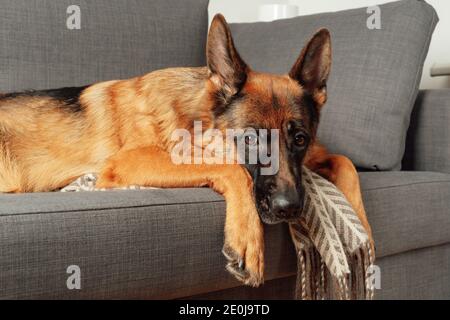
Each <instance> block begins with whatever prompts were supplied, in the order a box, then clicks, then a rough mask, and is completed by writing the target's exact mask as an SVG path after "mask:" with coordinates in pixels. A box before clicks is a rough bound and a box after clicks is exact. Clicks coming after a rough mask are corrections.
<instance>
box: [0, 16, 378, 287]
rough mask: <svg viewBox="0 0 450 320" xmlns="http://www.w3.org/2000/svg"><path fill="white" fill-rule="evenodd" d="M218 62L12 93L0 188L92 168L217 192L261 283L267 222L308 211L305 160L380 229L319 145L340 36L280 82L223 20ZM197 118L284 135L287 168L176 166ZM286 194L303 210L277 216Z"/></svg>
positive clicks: (4, 116)
mask: <svg viewBox="0 0 450 320" xmlns="http://www.w3.org/2000/svg"><path fill="white" fill-rule="evenodd" d="M207 58H208V65H207V67H202V68H172V69H165V70H159V71H154V72H152V73H149V74H146V75H144V76H141V77H136V78H133V79H128V80H116V81H108V82H101V83H97V84H93V85H90V86H87V87H83V88H63V89H57V90H47V91H35V92H25V93H14V94H5V95H1V96H0V192H9V193H17V192H41V191H52V190H56V189H58V188H61V187H63V186H65V185H66V184H68V183H69V182H71V181H72V180H74V179H76V178H77V177H79V176H81V175H83V174H85V173H87V172H99V173H100V179H99V182H98V183H99V186H100V187H113V186H120V185H129V184H140V185H148V186H154V187H196V186H210V187H212V188H213V189H214V190H216V191H217V192H219V193H221V194H223V195H224V197H225V199H226V202H227V214H226V225H225V248H224V253H225V255H226V256H227V258H228V259H229V264H228V269H229V270H230V271H232V272H233V273H234V274H235V275H236V276H237V277H238V278H239V279H241V280H243V281H244V282H245V283H247V284H250V285H254V286H257V285H259V284H260V283H262V281H263V272H264V259H263V256H264V241H263V227H262V224H261V219H262V220H264V221H266V222H278V221H285V220H289V218H292V217H293V216H296V215H298V213H299V212H301V210H297V209H299V208H300V206H301V199H302V192H303V191H302V186H301V181H300V173H301V165H302V164H306V165H307V166H309V167H310V168H312V169H313V170H315V171H316V172H319V173H320V174H322V175H323V176H325V177H327V178H328V179H330V180H331V181H332V182H334V183H335V184H336V185H337V186H338V187H339V188H340V189H341V190H342V191H343V192H344V194H345V195H346V196H347V197H348V199H349V201H350V202H351V203H352V205H353V206H354V208H355V210H356V211H357V212H358V215H359V217H360V218H361V220H362V222H363V224H364V225H365V227H366V228H367V230H368V231H369V232H370V227H369V225H368V223H367V219H366V217H365V213H364V207H363V205H362V200H361V193H360V189H359V180H358V176H357V173H356V171H355V168H354V166H353V164H352V163H351V161H350V160H348V159H347V158H345V157H343V156H339V155H330V154H328V153H327V152H326V151H325V150H324V149H323V148H322V147H321V146H320V145H319V144H317V142H316V139H315V134H316V130H317V125H318V121H319V115H320V109H321V107H322V105H323V104H324V103H325V101H326V80H327V78H328V74H329V71H330V65H331V41H330V35H329V32H328V31H327V30H325V29H322V30H319V31H318V32H317V33H316V34H315V35H314V37H313V38H312V39H311V40H310V42H309V43H308V44H307V46H306V47H305V48H304V49H303V51H302V53H301V54H300V57H299V58H298V60H297V62H296V63H295V64H294V66H293V68H292V70H291V71H290V73H289V74H288V75H280V76H278V75H269V74H263V73H258V72H255V71H253V70H251V69H250V68H249V67H248V66H247V65H246V64H245V62H244V61H243V60H242V59H241V57H240V56H239V54H238V52H237V51H236V49H235V47H234V44H233V40H232V38H231V33H230V31H229V28H228V26H227V24H226V22H225V20H224V18H223V17H222V16H220V15H218V16H216V17H215V18H214V20H213V22H212V25H211V29H210V33H209V37H208V44H207ZM194 120H201V121H202V122H203V126H204V128H205V127H206V128H208V127H209V128H218V129H220V130H225V129H226V128H245V127H248V126H252V127H256V128H268V129H271V128H277V129H280V132H281V133H282V134H281V140H280V170H279V173H278V174H277V175H275V176H271V177H261V176H260V175H258V170H259V169H258V165H253V166H241V165H238V164H233V165H226V164H225V165H206V164H201V165H187V164H186V165H184V164H183V165H175V164H173V163H172V161H171V159H170V156H169V152H170V150H171V148H172V147H173V143H174V142H173V141H171V139H170V137H171V133H172V132H173V130H175V129H177V128H186V129H192V127H193V122H194ZM275 194H280V195H281V196H282V197H284V198H282V199H284V200H286V199H287V202H286V201H285V202H283V203H287V204H289V205H292V206H291V207H289V206H287V207H286V208H282V209H279V208H278V209H276V210H275V209H273V208H272V207H271V206H274V204H273V199H272V198H275ZM291 200H292V201H291ZM290 208H294V209H296V212H295V213H294V212H293V210H289V209H290ZM291 211H292V212H291ZM260 218H261V219H260Z"/></svg>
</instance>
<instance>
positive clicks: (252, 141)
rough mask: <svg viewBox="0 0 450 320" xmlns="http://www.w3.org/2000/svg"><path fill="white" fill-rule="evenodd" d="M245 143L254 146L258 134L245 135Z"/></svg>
mask: <svg viewBox="0 0 450 320" xmlns="http://www.w3.org/2000/svg"><path fill="white" fill-rule="evenodd" d="M245 143H246V144H248V145H249V146H254V145H256V144H257V143H258V136H257V135H256V134H253V133H250V134H247V135H246V136H245Z"/></svg>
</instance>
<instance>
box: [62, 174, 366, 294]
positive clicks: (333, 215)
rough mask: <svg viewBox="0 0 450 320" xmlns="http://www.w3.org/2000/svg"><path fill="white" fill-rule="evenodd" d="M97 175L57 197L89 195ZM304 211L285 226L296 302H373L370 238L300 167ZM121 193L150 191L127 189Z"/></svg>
mask: <svg viewBox="0 0 450 320" xmlns="http://www.w3.org/2000/svg"><path fill="white" fill-rule="evenodd" d="M96 180H97V176H96V174H92V173H90V174H86V175H84V176H82V177H80V178H78V179H77V180H76V181H74V182H73V183H71V184H70V185H68V186H67V187H65V188H63V189H61V191H62V192H70V191H94V190H98V189H96V188H95V183H96ZM303 185H304V187H305V193H306V194H305V206H304V212H303V215H302V218H301V219H300V220H299V221H298V222H295V223H290V225H289V228H290V232H291V237H292V241H293V242H294V245H295V249H296V251H297V264H298V273H297V284H296V296H295V298H296V299H312V300H317V299H372V298H373V288H372V284H371V281H370V270H371V266H372V265H373V259H374V258H373V255H372V252H371V247H370V244H369V238H368V236H367V234H366V232H365V230H364V228H363V226H362V225H361V223H360V221H359V218H358V217H357V215H356V213H355V212H354V210H353V209H352V207H351V206H350V205H349V203H348V202H347V200H346V199H345V197H344V195H343V194H342V193H341V192H340V191H339V190H338V189H337V188H336V187H335V186H334V185H333V184H331V183H330V182H328V181H327V180H325V179H324V178H322V177H320V176H319V175H317V174H315V173H313V172H311V171H310V170H308V169H307V168H306V167H304V168H303ZM123 189H149V188H143V187H139V186H130V187H126V188H123Z"/></svg>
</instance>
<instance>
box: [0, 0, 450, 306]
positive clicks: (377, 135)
mask: <svg viewBox="0 0 450 320" xmlns="http://www.w3.org/2000/svg"><path fill="white" fill-rule="evenodd" d="M78 3H79V4H78V5H79V8H80V10H81V13H82V14H81V21H80V22H81V24H80V26H81V28H80V29H70V28H67V27H66V22H67V18H68V17H69V16H70V15H71V13H70V12H68V11H66V9H67V8H68V7H69V6H70V5H71V4H72V3H71V1H68V0H60V1H50V0H15V1H9V0H0V6H1V8H2V10H1V11H0V70H1V73H0V92H13V91H19V90H25V89H31V88H32V89H45V88H57V87H64V86H81V85H86V84H89V83H93V82H97V81H104V80H110V79H118V78H128V77H132V76H135V75H140V74H144V73H147V72H150V71H152V70H157V69H160V68H163V67H175V66H203V65H205V53H204V48H205V43H206V36H207V28H208V1H207V0H151V1H148V0H133V1H120V0H112V1H109V0H108V1H107V0H98V1H95V2H94V1H92V2H90V1H85V0H80V1H78ZM383 6H385V7H383ZM383 6H380V7H381V8H382V10H381V11H382V13H383V12H386V13H385V14H386V17H387V18H386V21H383V20H382V23H383V24H382V27H384V28H385V29H384V30H386V31H385V32H384V33H378V34H375V33H368V32H370V30H369V31H368V30H366V29H364V28H362V29H361V28H357V29H354V28H355V26H354V25H355V23H349V20H351V19H352V17H354V18H355V19H358V20H357V21H359V20H361V19H360V18H361V16H360V14H362V13H364V12H365V9H361V10H359V11H358V10H350V11H347V12H343V13H332V14H324V15H316V16H310V17H299V18H294V19H289V20H286V21H279V22H273V23H272V24H267V23H255V24H233V25H232V31H233V34H234V35H235V40H236V46H237V48H238V50H240V51H241V52H242V56H243V58H244V59H245V60H247V61H248V62H249V63H250V65H252V66H254V67H255V69H256V70H259V69H264V68H265V69H268V70H263V71H271V72H287V71H288V70H287V69H285V67H286V66H287V65H289V64H291V63H293V62H294V55H295V54H298V53H299V52H300V49H301V47H302V46H303V45H304V43H305V41H303V40H304V39H307V37H308V36H310V35H311V34H312V33H311V31H312V30H313V29H315V28H317V27H318V26H319V27H320V26H321V25H324V26H327V27H329V28H330V31H331V32H332V36H333V35H335V37H334V38H333V39H334V40H333V41H334V42H333V44H334V45H335V48H336V50H335V54H336V58H335V65H334V67H333V68H334V69H333V70H332V73H334V74H335V76H334V77H335V78H334V79H331V81H330V83H329V90H330V99H329V102H328V104H327V105H326V106H325V110H324V111H323V119H322V120H323V122H322V123H321V128H320V132H319V138H320V139H321V140H322V141H323V142H324V144H325V145H326V146H327V147H328V148H330V150H332V151H333V152H339V153H343V154H346V155H348V156H349V157H350V158H352V160H354V162H355V164H356V165H357V166H358V168H359V170H360V179H361V187H362V191H363V197H364V203H365V206H366V211H367V215H368V219H369V222H370V223H371V225H372V229H373V235H374V239H375V242H376V249H377V252H376V254H377V260H376V264H377V265H378V266H379V268H380V271H381V288H380V289H377V290H376V293H375V298H376V299H449V298H450V161H449V160H450V130H449V129H448V128H449V126H448V124H449V123H450V90H447V89H442V90H422V91H419V90H418V86H419V81H420V75H421V72H422V66H423V60H424V59H425V56H426V52H427V50H428V44H429V41H430V38H431V34H432V31H433V29H434V26H435V24H436V23H437V16H436V13H435V12H434V10H433V9H432V7H431V6H429V5H427V4H426V3H424V2H422V1H417V0H405V1H400V2H398V3H395V4H387V5H383ZM388 12H389V14H394V13H396V14H398V15H399V16H395V17H390V16H388ZM381 17H383V15H382V16H381ZM399 20H400V22H403V23H400V22H399ZM391 22H392V24H390V23H391ZM345 23H346V25H345V26H344V25H343V24H345ZM361 23H364V24H365V18H364V19H363V20H362V22H361ZM405 23H406V26H407V28H418V31H417V32H416V31H415V30H412V31H411V33H412V34H413V37H412V38H411V39H409V38H408V34H401V35H397V34H396V30H397V29H395V28H403V27H404V26H405ZM408 23H409V24H408ZM424 26H427V27H426V28H425V27H424ZM300 27H301V28H300ZM346 28H347V29H346ZM352 28H353V29H352ZM289 30H290V31H289ZM305 30H306V31H305ZM342 30H344V32H343V31H342ZM352 30H353V31H352ZM422 31H423V34H422V33H421V32H422ZM300 33H301V35H299V34H300ZM343 34H345V35H346V36H349V35H351V36H352V37H353V38H351V39H346V38H345V37H344V36H343ZM372 34H373V35H374V36H373V37H376V41H379V43H377V44H376V45H375V46H374V47H373V48H369V49H368V50H369V51H367V52H365V51H364V53H361V52H359V51H358V50H360V49H358V43H359V42H361V41H363V40H361V39H367V37H371V36H372ZM386 34H387V35H386ZM383 35H386V38H383V37H384V36H383ZM297 36H298V37H301V38H299V39H296V38H295V37H297ZM397 36H398V37H401V39H402V40H401V41H407V42H405V43H401V44H400V46H401V47H402V48H405V50H406V51H404V52H400V51H401V50H400V51H399V50H398V49H397V47H395V42H397V41H394V40H395V39H396V38H395V37H397ZM358 39H360V40H358ZM264 41H271V43H273V46H269V45H268V44H267V43H265V42H264ZM277 41H278V42H277ZM283 41H284V42H283ZM364 41H365V40H364ZM389 41H391V42H392V43H391V42H389ZM399 41H400V40H399ZM384 43H389V46H384ZM341 44H343V45H341ZM263 46H265V48H267V49H266V50H265V49H264V48H263ZM406 46H410V47H406ZM415 46H417V47H418V49H415ZM366 47H367V46H365V47H364V48H366ZM386 48H389V50H387V49H386ZM350 49H351V50H352V51H348V52H347V51H345V50H350ZM419 49H420V50H419ZM361 50H362V49H361ZM364 50H366V49H364ZM385 51H390V54H391V57H393V58H392V59H393V60H392V59H391V58H389V59H391V60H392V61H391V62H390V63H391V65H394V66H399V65H402V63H404V62H405V61H406V62H407V63H410V65H405V66H403V65H402V66H401V68H400V67H399V69H398V70H397V69H396V70H393V72H391V71H392V70H389V69H390V67H389V65H383V63H386V61H387V60H388V59H384V58H381V56H380V58H378V54H379V55H381V54H384V52H385ZM415 51H419V54H417V55H415V54H413V53H414V52H415ZM358 52H359V53H358ZM356 53H358V54H356ZM409 53H411V54H409ZM399 54H400V55H401V56H402V58H401V59H399V58H398V55H399ZM283 57H284V58H283ZM347 58H348V59H353V62H352V61H348V60H346V59H347ZM358 59H362V60H361V61H359V60H358ZM389 61H390V60H389ZM406 62H405V63H406ZM361 65H364V66H370V67H371V68H372V67H373V69H371V70H372V71H373V72H372V73H370V74H369V77H370V76H376V77H378V78H377V79H371V80H370V81H365V80H364V78H363V76H364V74H365V72H366V70H363V69H364V68H362V67H361ZM408 66H410V67H408ZM409 69H413V70H409ZM416 69H417V70H416ZM283 70H284V71H283ZM349 70H350V71H351V72H352V76H351V78H349V77H344V76H343V75H344V73H345V72H349ZM408 72H411V76H409V74H408ZM347 82H348V83H347ZM386 84H387V87H386V88H385V89H382V88H383V86H384V85H386ZM395 84H398V85H395ZM363 86H368V88H369V89H366V87H363ZM364 90H368V91H367V92H365V91H364ZM392 90H395V92H393V91H392ZM405 91H406V92H405ZM361 92H364V94H361V95H360V93H361ZM377 95H378V96H377ZM367 97H372V99H371V100H370V103H369V102H368V103H359V102H355V101H359V100H352V99H360V100H361V101H362V99H367ZM389 99H392V100H389ZM380 102H381V105H380V106H378V103H380ZM340 103H342V105H340ZM372 106H374V108H372ZM386 106H391V107H392V108H391V109H389V110H387V109H386V110H385V109H383V108H386ZM394 106H395V108H394ZM350 107H351V108H352V109H346V108H350ZM375 107H377V108H378V107H379V109H378V110H375V113H374V114H371V115H370V117H369V116H368V118H363V117H362V116H360V115H362V114H364V112H366V111H367V110H366V109H370V108H372V109H370V110H371V112H372V111H373V109H376V108H375ZM389 112H392V114H390V113H389ZM0 117H1V114H0ZM378 117H381V122H380V123H377V121H378V120H377V119H379V118H378ZM349 119H350V120H351V122H345V121H349ZM367 119H369V120H370V121H371V122H367ZM383 119H384V120H383ZM0 120H1V119H0ZM371 124H375V126H376V127H378V129H380V130H377V131H374V132H373V133H371V135H372V136H371V137H368V136H367V134H368V133H367V132H368V131H370V130H371V128H370V125H371ZM361 125H362V129H358V128H356V127H357V126H361ZM380 126H381V127H380ZM327 130H331V131H327ZM358 130H359V131H358ZM365 139H368V140H367V141H365ZM370 139H372V140H370ZM380 140H381V141H380ZM359 144H361V146H360V147H359V146H358V145H359ZM224 214H225V203H224V200H223V198H222V197H221V196H220V195H218V194H216V193H215V192H213V191H212V190H210V189H208V188H199V189H195V188H186V189H155V190H127V191H124V190H121V191H105V192H74V193H70V192H68V193H61V192H52V193H33V194H0V298H2V299H292V298H293V296H294V290H295V282H296V270H297V266H296V254H295V250H294V248H293V245H292V243H291V241H290V236H289V232H288V228H287V225H286V224H278V225H266V226H265V241H266V249H265V254H266V256H265V262H266V272H265V284H264V285H263V286H261V287H259V288H251V287H246V286H243V285H242V284H241V283H239V282H238V281H237V280H235V279H234V278H233V277H232V276H231V275H230V274H228V273H227V272H226V270H225V263H226V261H225V258H224V257H223V256H222V253H221V249H222V245H223V226H224V219H225V216H224ZM71 266H77V267H78V268H79V269H78V270H79V272H80V274H79V275H80V288H79V289H77V288H73V287H70V286H68V279H69V277H70V276H71V274H72V273H71V268H70V267H71Z"/></svg>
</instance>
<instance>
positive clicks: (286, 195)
mask: <svg viewBox="0 0 450 320" xmlns="http://www.w3.org/2000/svg"><path fill="white" fill-rule="evenodd" d="M270 206H271V211H272V213H273V214H274V215H275V216H276V217H277V218H279V219H292V218H295V217H298V216H299V215H300V213H301V211H302V207H303V197H301V196H300V195H299V194H298V192H297V191H296V190H295V189H289V190H286V191H284V192H277V193H275V194H274V195H272V197H271V204H270Z"/></svg>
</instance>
